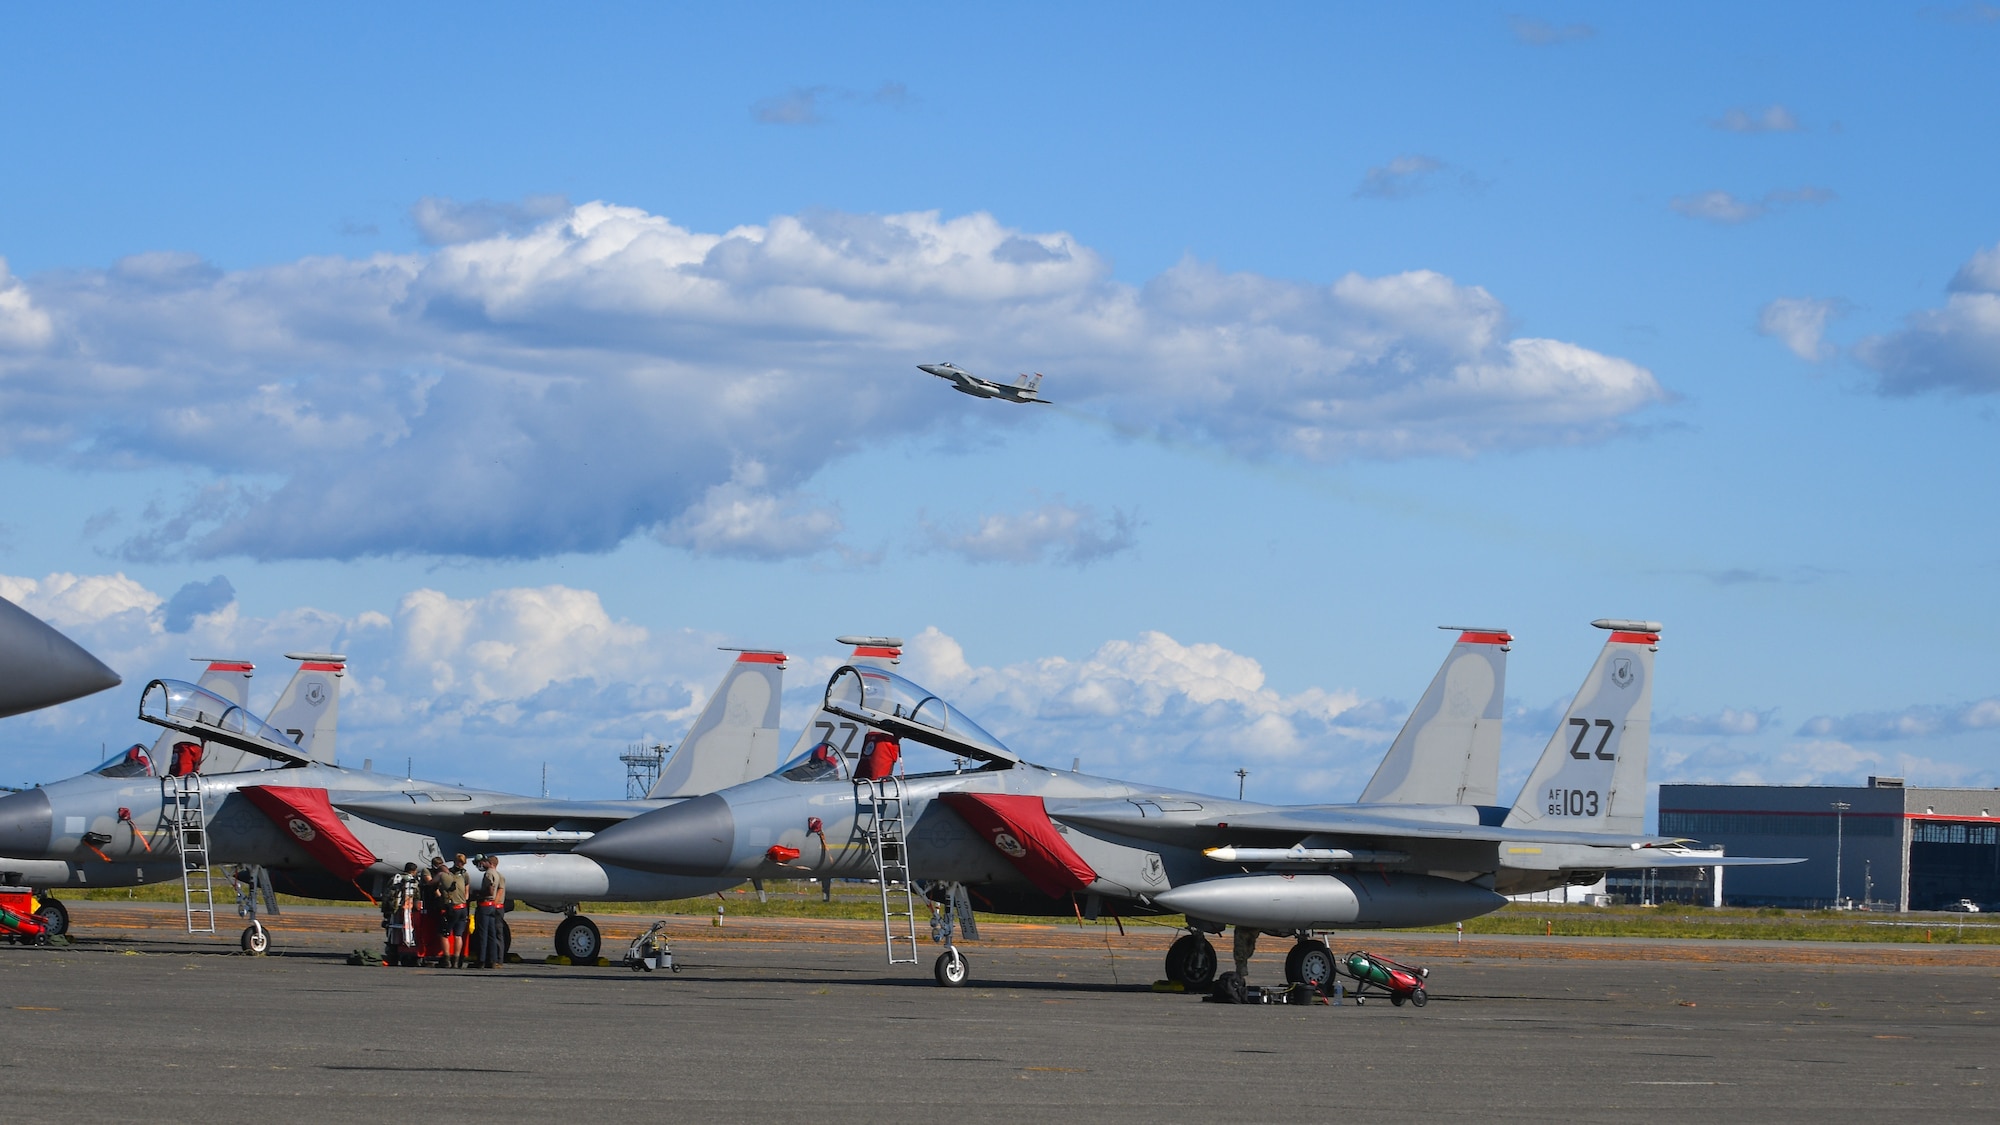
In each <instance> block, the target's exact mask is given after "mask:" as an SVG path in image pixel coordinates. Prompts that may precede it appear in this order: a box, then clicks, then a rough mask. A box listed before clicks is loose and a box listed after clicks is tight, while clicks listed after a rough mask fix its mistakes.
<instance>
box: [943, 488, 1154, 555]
mask: <svg viewBox="0 0 2000 1125" xmlns="http://www.w3.org/2000/svg"><path fill="white" fill-rule="evenodd" d="M923 530H924V533H925V535H926V537H927V538H928V540H929V543H930V545H931V546H932V547H935V548H937V549H939V550H942V551H947V552H949V553H951V554H955V555H958V556H959V557H960V558H963V559H966V560H968V561H970V562H976V563H983V562H1006V563H1039V562H1056V563H1060V564H1063V565H1065V566H1084V565H1087V564H1089V563H1093V562H1096V561H1098V560H1099V559H1106V558H1110V557H1111V556H1112V555H1116V554H1118V553H1120V552H1122V551H1128V550H1131V549H1132V547H1133V545H1134V544H1135V543H1136V542H1137V538H1138V530H1139V521H1138V519H1137V518H1136V517H1134V516H1131V515H1128V514H1126V513H1125V512H1123V511H1120V510H1119V509H1116V508H1114V509H1112V510H1111V512H1110V513H1109V514H1108V515H1107V514H1102V513H1099V512H1098V511H1097V509H1096V508H1093V507H1092V506H1090V505H1088V504H1068V503H1064V502H1063V501H1060V500H1055V501H1051V502H1049V503H1047V504H1043V505H1042V506H1041V507H1039V508H1033V509H1030V510H1028V511H1025V512H1001V513H994V514H990V515H985V516H981V517H979V520H978V522H977V523H976V524H975V525H974V526H973V527H971V528H969V529H965V528H949V527H944V526H940V525H938V524H933V523H930V522H929V521H925V522H924V524H923Z"/></svg>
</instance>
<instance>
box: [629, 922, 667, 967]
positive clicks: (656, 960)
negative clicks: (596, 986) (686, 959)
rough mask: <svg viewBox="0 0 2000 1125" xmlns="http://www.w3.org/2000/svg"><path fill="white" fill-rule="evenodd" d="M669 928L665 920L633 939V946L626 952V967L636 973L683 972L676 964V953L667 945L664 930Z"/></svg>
mask: <svg viewBox="0 0 2000 1125" xmlns="http://www.w3.org/2000/svg"><path fill="white" fill-rule="evenodd" d="M666 928H667V923H666V920H665V919H662V920H660V921H658V922H655V923H653V928H652V929H650V930H647V931H646V932H645V933H643V934H640V935H639V936H638V937H635V938H633V939H632V945H631V947H630V948H628V949H627V950H625V967H626V968H628V969H630V970H632V971H633V972H635V973H650V972H652V971H653V970H654V969H670V970H672V971H674V972H676V973H678V972H680V971H681V967H680V966H679V965H676V964H674V951H673V949H672V947H670V946H668V945H667V939H666V936H665V935H664V934H662V933H661V931H662V930H665V929H666Z"/></svg>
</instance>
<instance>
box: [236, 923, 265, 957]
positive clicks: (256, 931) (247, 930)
mask: <svg viewBox="0 0 2000 1125" xmlns="http://www.w3.org/2000/svg"><path fill="white" fill-rule="evenodd" d="M240 944H241V945H242V946H243V952H245V953H248V954H250V955H251V956H253V957H261V956H263V954H264V951H265V950H267V949H269V948H271V935H270V934H268V933H266V932H264V927H262V926H245V927H243V938H242V940H241V943H240Z"/></svg>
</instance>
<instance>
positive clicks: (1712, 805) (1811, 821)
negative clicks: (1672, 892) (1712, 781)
mask: <svg viewBox="0 0 2000 1125" xmlns="http://www.w3.org/2000/svg"><path fill="white" fill-rule="evenodd" d="M1996 812H2000V790H1995V789H1913V788H1907V787H1905V786H1904V785H1903V779H1902V778H1900V777H1871V778H1869V779H1868V784H1867V785H1866V786H1837V785H1804V786H1780V785H1662V786H1660V834H1661V835H1663V836H1686V837H1690V838H1693V839H1696V840H1704V841H1708V842H1711V843H1716V844H1721V845H1722V846H1723V847H1724V848H1725V849H1727V851H1728V853H1729V854H1730V855H1761V856H1774V857H1776V856H1785V857H1790V856H1802V857H1804V859H1805V860H1806V862H1804V863H1799V864H1790V865H1787V866H1783V867H1735V868H1731V869H1730V870H1729V879H1728V883H1727V886H1726V890H1725V892H1724V896H1723V897H1724V900H1725V901H1726V902H1728V903H1729V904H1730V905H1732V906H1787V907H1802V908H1817V907H1825V906H1830V905H1834V904H1835V903H1836V901H1840V902H1848V903H1852V904H1855V905H1860V904H1863V903H1866V904H1868V905H1869V906H1870V907H1871V908H1872V909H1877V910H1939V909H1942V908H1944V907H1945V906H1947V905H1949V904H1951V903H1955V902H1957V901H1959V900H1960V899H1971V900H1972V901H1973V902H1976V903H1981V904H1995V903H2000V817H1995V816H1994V814H1995V813H1996ZM1836 864H1837V865H1838V866H1837V869H1836Z"/></svg>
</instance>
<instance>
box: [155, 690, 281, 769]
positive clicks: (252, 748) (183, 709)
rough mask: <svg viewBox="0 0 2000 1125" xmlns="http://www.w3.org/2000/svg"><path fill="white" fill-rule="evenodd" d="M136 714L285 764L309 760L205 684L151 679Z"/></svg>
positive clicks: (272, 730)
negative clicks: (201, 685) (202, 685)
mask: <svg viewBox="0 0 2000 1125" xmlns="http://www.w3.org/2000/svg"><path fill="white" fill-rule="evenodd" d="M139 717H140V718H141V719H143V720H145V721H146V722H149V723H152V724H153V725H154V726H160V727H166V728H167V729H168V730H177V731H180V732H182V733H183V734H188V735H192V736H194V737H195V738H198V739H200V740H202V741H203V742H219V743H222V744H223V745H225V746H234V747H235V748H237V749H238V750H247V751H249V752H250V753H252V754H257V755H261V756H263V757H266V758H272V759H275V760H277V761H280V762H284V763H287V764H297V765H305V764H308V762H309V761H310V759H308V758H307V757H306V755H305V753H304V752H303V751H301V750H300V749H299V747H298V744H297V743H295V742H293V741H292V740H291V739H290V738H288V737H286V736H285V733H284V732H283V731H281V730H279V729H278V728H276V727H274V726H272V725H271V724H269V723H267V722H265V721H264V720H262V719H260V718H258V717H257V716H255V715H252V714H251V713H250V712H248V711H245V710H244V709H243V708H242V707H240V706H238V705H237V704H234V703H231V702H230V701H229V700H227V699H224V698H222V697H221V696H219V695H217V694H215V693H214V692H212V691H210V690H208V689H207V688H205V687H200V686H198V685H195V684H191V683H188V682H187V681H185V680H154V681H152V682H151V683H149V684H147V685H146V690H145V691H144V692H143V693H141V694H140V696H139Z"/></svg>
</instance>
